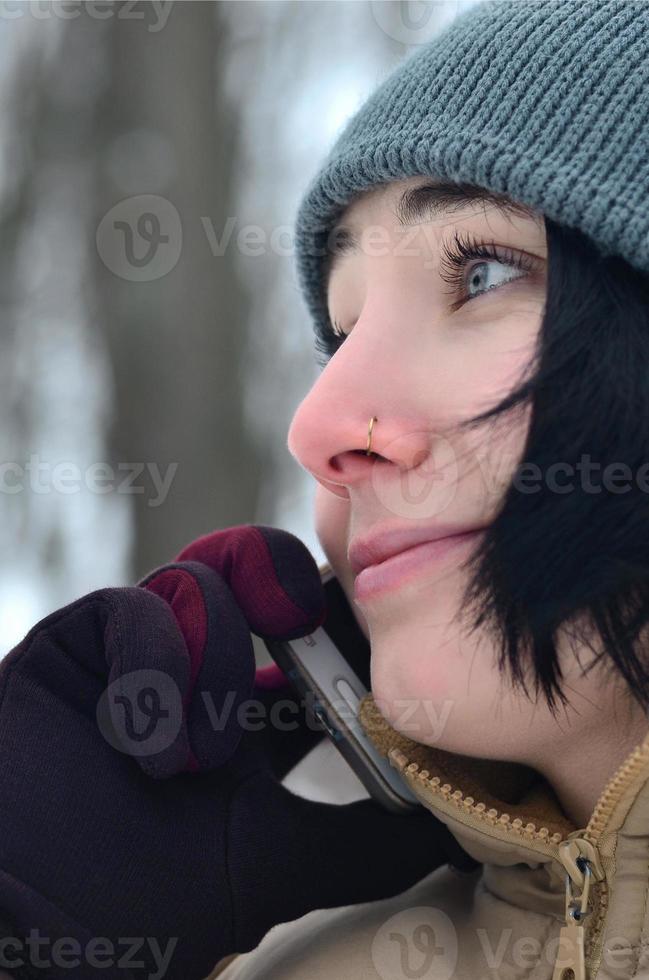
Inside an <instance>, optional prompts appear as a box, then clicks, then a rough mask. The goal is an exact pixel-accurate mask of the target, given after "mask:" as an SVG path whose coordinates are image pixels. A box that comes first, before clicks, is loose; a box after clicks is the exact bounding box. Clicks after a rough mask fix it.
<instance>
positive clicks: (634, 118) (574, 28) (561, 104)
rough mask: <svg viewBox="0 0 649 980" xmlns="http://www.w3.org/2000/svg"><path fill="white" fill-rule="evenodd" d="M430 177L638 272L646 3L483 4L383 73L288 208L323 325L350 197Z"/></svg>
mask: <svg viewBox="0 0 649 980" xmlns="http://www.w3.org/2000/svg"><path fill="white" fill-rule="evenodd" d="M414 175H430V176H435V177H439V178H446V179H450V180H453V181H457V182H463V183H472V184H477V185H479V186H481V187H485V188H487V189H488V190H492V191H497V192H503V193H505V194H507V195H509V197H511V198H513V199H514V200H516V201H519V202H521V203H523V204H527V205H529V206H531V207H533V208H535V209H538V210H539V211H541V212H543V213H544V214H545V215H547V216H548V217H549V218H551V219H553V220H554V221H556V222H559V223H561V224H564V225H567V226H570V227H576V228H578V229H580V230H581V231H583V232H585V233H586V234H588V235H589V236H590V237H591V238H592V239H593V240H594V241H595V243H596V245H597V246H598V248H599V250H600V252H601V253H602V254H603V255H608V254H618V255H621V256H622V257H623V258H625V259H626V260H627V261H628V262H629V263H630V264H631V265H634V266H635V267H637V268H638V269H640V270H642V271H645V272H647V271H649V2H648V0H484V2H483V3H480V4H478V5H477V6H475V7H472V8H470V9H469V10H467V11H465V12H464V13H463V14H461V15H460V16H458V17H456V19H455V20H454V21H452V22H451V24H450V25H449V26H448V27H447V28H446V29H445V30H444V31H442V32H441V33H440V34H439V35H437V36H436V37H435V38H433V40H432V41H430V42H428V43H427V44H424V45H421V46H420V47H419V48H417V49H416V50H415V51H414V53H413V54H411V55H409V56H408V57H406V58H405V59H404V61H402V62H401V64H399V65H398V66H397V68H396V69H394V70H393V71H392V72H391V74H389V75H388V76H387V77H386V78H385V79H384V81H383V82H382V83H381V84H380V85H379V87H378V88H377V89H376V90H375V91H374V92H373V94H372V95H371V96H370V98H369V99H368V100H367V101H366V102H365V104H364V105H363V106H361V108H360V109H359V110H358V111H357V112H356V114H355V115H354V116H353V117H352V118H351V119H350V120H349V121H348V123H347V124H346V125H345V127H344V128H343V130H342V132H341V133H340V135H339V137H338V139H337V140H336V142H335V143H334V145H333V148H332V149H331V151H330V152H329V155H328V156H327V158H326V160H325V162H324V164H323V166H322V167H321V169H320V171H319V172H318V174H317V175H316V177H315V178H314V179H313V180H312V181H311V183H310V185H309V186H308V187H307V190H306V192H305V194H304V197H303V198H302V201H301V203H300V206H299V208H298V213H297V220H296V234H295V245H296V261H297V271H298V278H299V282H300V286H301V288H302V290H303V293H304V296H305V299H306V303H307V306H308V308H309V310H310V312H311V315H312V316H313V318H314V321H315V322H316V324H317V323H318V322H319V323H321V324H326V323H328V319H329V317H328V313H327V304H326V294H325V292H324V289H323V281H322V279H323V270H324V260H325V258H326V247H327V243H328V236H329V234H330V232H331V229H332V227H333V225H334V223H335V220H336V218H337V216H338V215H339V214H340V213H341V211H342V210H344V208H345V206H346V205H347V204H349V203H350V201H351V199H352V198H353V197H355V195H356V194H357V193H358V192H360V191H362V190H365V189H367V188H369V187H371V186H372V185H375V184H379V183H383V182H386V181H391V180H398V179H401V178H403V177H409V176H414Z"/></svg>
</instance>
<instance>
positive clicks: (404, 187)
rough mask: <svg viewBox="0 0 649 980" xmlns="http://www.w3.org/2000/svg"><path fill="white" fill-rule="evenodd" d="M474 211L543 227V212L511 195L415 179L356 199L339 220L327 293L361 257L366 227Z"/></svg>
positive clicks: (332, 242) (402, 225)
mask: <svg viewBox="0 0 649 980" xmlns="http://www.w3.org/2000/svg"><path fill="white" fill-rule="evenodd" d="M467 209H470V210H471V211H472V212H475V213H480V212H482V213H486V212H487V211H489V210H493V211H495V212H496V213H497V214H499V215H501V216H502V217H505V218H508V219H509V220H510V221H511V220H512V219H513V218H518V219H521V218H523V219H528V220H530V219H531V220H533V221H534V222H535V223H536V224H538V225H539V226H542V222H543V217H542V214H541V213H540V212H539V211H536V210H535V209H534V208H531V207H529V206H528V205H525V204H522V203H521V202H519V201H514V200H513V199H511V198H509V197H508V196H507V195H505V194H501V193H498V192H495V191H491V190H488V189H487V188H485V187H479V186H478V185H476V184H469V183H456V182H454V181H447V180H439V179H435V178H432V177H421V176H419V177H414V178H409V179H407V180H400V181H391V182H390V183H387V184H382V185H380V186H379V187H372V188H371V190H370V191H366V192H364V193H362V194H360V195H359V197H357V198H356V199H354V200H353V201H352V202H351V203H350V204H349V205H348V206H347V208H346V209H345V211H344V212H343V214H342V215H341V216H340V217H339V218H338V220H337V222H336V223H335V225H334V226H333V228H332V230H331V233H330V235H329V239H328V243H327V244H328V249H327V253H328V254H327V260H326V269H325V287H326V286H327V284H328V282H329V278H330V276H331V274H332V273H333V271H334V269H335V268H336V267H337V266H338V265H339V263H340V261H341V260H342V258H343V256H345V255H350V254H353V253H355V252H358V251H360V249H361V241H360V225H362V223H363V221H362V219H363V216H364V215H365V216H366V218H367V219H368V220H372V218H376V216H377V215H378V214H379V213H380V212H383V213H385V212H386V211H387V212H388V214H389V215H390V216H391V218H392V219H393V220H395V221H396V224H397V226H398V227H399V228H409V227H412V226H413V225H416V224H419V223H421V222H423V221H433V220H435V219H438V218H442V217H446V216H451V215H454V214H457V213H458V212H466V210H467Z"/></svg>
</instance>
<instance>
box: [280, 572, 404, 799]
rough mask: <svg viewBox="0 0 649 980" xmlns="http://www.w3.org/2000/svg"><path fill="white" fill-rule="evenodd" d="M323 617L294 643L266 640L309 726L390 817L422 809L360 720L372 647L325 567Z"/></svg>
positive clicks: (345, 598)
mask: <svg viewBox="0 0 649 980" xmlns="http://www.w3.org/2000/svg"><path fill="white" fill-rule="evenodd" d="M318 568H319V571H320V578H321V580H322V585H323V588H324V592H325V597H326V617H325V620H324V623H323V624H322V625H321V626H319V627H318V628H317V629H316V630H315V632H313V633H309V634H308V635H307V636H301V637H298V638H297V639H295V640H282V641H279V640H268V639H266V640H265V644H266V646H267V648H268V651H269V653H270V655H271V657H272V658H273V660H274V661H275V663H276V664H277V665H278V666H279V667H280V668H281V669H282V670H283V671H284V673H285V674H286V676H287V677H288V679H289V681H290V682H291V683H292V685H293V687H294V689H295V691H296V693H297V694H299V696H300V698H301V699H302V700H303V703H304V705H305V711H306V714H307V718H308V719H309V723H310V724H314V725H317V726H319V727H321V728H323V729H324V731H326V733H327V735H328V736H329V738H331V740H332V741H333V743H334V745H335V746H336V748H337V749H338V751H339V752H340V753H341V754H342V756H343V757H344V758H345V759H346V761H347V762H348V764H349V765H350V766H351V768H352V769H353V770H354V772H355V773H356V775H357V776H358V778H359V779H360V781H361V782H362V784H363V785H364V787H365V788H366V790H367V792H368V793H369V794H370V796H371V797H373V798H374V799H375V800H377V802H379V803H381V804H382V806H384V807H386V809H388V810H390V811H392V812H393V813H403V814H406V813H411V812H412V811H413V810H414V809H416V808H417V807H419V806H421V805H422V804H421V803H420V801H419V800H418V799H417V798H416V797H415V796H414V795H413V794H412V792H411V790H410V788H409V787H408V786H407V785H406V783H405V781H404V780H403V778H402V776H401V774H400V773H399V772H398V771H397V770H396V769H395V768H394V767H393V766H391V765H390V763H389V761H388V760H387V759H386V758H384V757H383V756H381V755H379V753H378V751H377V750H376V748H375V747H374V745H373V744H372V742H371V741H370V739H369V738H368V736H367V734H366V733H365V730H364V729H363V726H362V725H361V723H360V720H359V717H358V707H359V704H360V702H361V700H362V698H363V697H364V695H365V694H367V692H368V691H369V689H370V644H369V641H368V640H367V638H366V636H365V634H364V633H363V631H362V630H361V628H360V626H359V624H358V621H357V620H356V617H355V616H354V613H353V611H352V610H351V608H350V606H349V603H348V601H347V597H346V595H345V593H344V591H343V589H342V586H341V585H340V583H339V581H338V579H337V578H336V576H335V574H334V572H333V569H332V568H331V566H330V565H329V563H328V562H325V563H323V564H321V565H319V566H318Z"/></svg>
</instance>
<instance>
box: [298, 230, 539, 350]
mask: <svg viewBox="0 0 649 980" xmlns="http://www.w3.org/2000/svg"><path fill="white" fill-rule="evenodd" d="M440 251H441V256H442V258H441V261H440V271H439V275H440V278H441V279H443V280H444V282H447V283H450V285H451V286H452V287H453V289H452V290H450V293H451V295H456V294H459V295H460V297H461V298H460V299H458V300H456V301H455V302H453V303H451V304H450V308H451V310H453V312H455V311H456V310H458V309H459V308H460V307H461V306H464V304H465V303H469V302H472V301H473V300H476V299H479V298H480V296H482V295H484V294H485V293H488V292H490V291H491V290H493V289H498V288H499V287H500V286H503V285H506V284H507V283H508V282H512V281H513V280H514V279H521V278H525V274H527V273H529V272H533V271H535V270H536V269H537V268H538V266H539V263H540V261H541V260H539V259H537V260H534V259H533V258H532V257H531V256H530V255H528V254H527V253H524V252H523V253H516V252H513V251H512V249H510V248H501V247H500V246H497V245H495V244H494V243H486V242H480V241H478V240H477V239H476V238H474V237H473V236H472V235H471V234H470V233H469V234H466V235H465V237H464V238H463V237H462V236H461V235H459V234H458V233H457V231H455V232H454V235H453V239H452V241H451V242H450V243H449V242H442V245H441V248H440ZM474 259H480V260H481V261H480V262H478V263H476V264H475V265H474V266H473V268H472V270H471V277H470V281H473V282H474V283H475V282H476V281H477V282H478V285H479V282H480V274H479V270H482V269H486V268H487V265H486V263H487V262H498V263H500V264H501V265H503V266H510V268H513V269H516V270H518V272H519V273H521V275H514V276H509V277H508V278H507V279H505V281H504V282H501V283H495V284H492V285H487V287H486V288H485V289H484V290H483V291H482V292H480V293H478V294H477V295H475V296H470V295H467V288H468V284H467V281H466V279H467V276H466V267H467V265H468V264H469V262H471V261H472V260H474ZM346 336H347V335H346V334H344V333H343V331H342V329H341V327H340V324H338V323H337V322H336V321H335V320H334V324H333V328H332V327H331V325H330V324H329V323H327V324H326V325H325V326H324V327H321V326H319V327H318V328H317V331H316V340H315V350H316V361H317V363H318V364H319V365H320V367H325V366H326V364H327V361H329V360H330V359H331V358H332V357H333V355H334V354H335V353H336V351H337V350H339V349H340V347H342V345H343V343H344V342H345V339H346Z"/></svg>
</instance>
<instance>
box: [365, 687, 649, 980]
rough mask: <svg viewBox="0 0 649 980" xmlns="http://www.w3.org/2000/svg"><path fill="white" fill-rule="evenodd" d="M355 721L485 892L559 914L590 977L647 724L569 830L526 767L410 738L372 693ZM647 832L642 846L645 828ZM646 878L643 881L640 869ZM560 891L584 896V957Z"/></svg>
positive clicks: (645, 793)
mask: <svg viewBox="0 0 649 980" xmlns="http://www.w3.org/2000/svg"><path fill="white" fill-rule="evenodd" d="M359 719H360V722H361V725H362V727H363V728H364V730H365V732H366V734H367V735H368V737H369V739H370V740H371V742H372V743H373V744H374V746H375V747H376V749H377V751H378V752H379V753H380V754H381V755H382V756H385V757H386V758H387V759H388V760H389V761H390V763H391V765H392V766H394V768H396V769H397V770H398V771H399V772H400V773H401V774H402V776H403V778H404V780H405V782H406V783H407V785H408V786H409V788H410V789H411V791H412V792H413V793H414V795H415V796H416V797H417V798H418V799H419V800H420V801H421V803H422V804H423V805H424V806H425V807H427V808H428V809H429V810H430V811H431V812H432V813H433V814H434V815H435V816H436V817H438V818H439V819H441V820H442V821H443V822H444V823H446V824H447V826H448V827H449V829H450V830H451V832H452V833H453V835H454V836H455V837H456V839H457V840H458V841H459V843H460V845H461V846H462V847H463V848H464V849H465V850H466V851H467V853H469V854H470V855H471V856H472V857H474V858H475V859H476V860H478V861H480V862H482V863H483V873H484V874H486V875H487V876H489V877H490V882H489V885H490V888H491V890H492V891H498V889H499V888H501V887H502V891H503V897H506V898H507V900H509V901H511V900H512V897H514V898H515V897H516V895H517V894H520V895H524V896H525V899H524V901H523V902H520V903H519V904H521V905H524V904H525V902H531V904H528V905H527V906H526V907H529V908H531V909H535V910H537V911H546V912H549V913H551V914H553V915H555V916H557V917H559V918H560V917H561V916H562V914H563V916H564V918H565V922H566V926H565V927H564V929H562V933H563V932H564V930H565V933H566V936H567V937H568V940H569V945H570V944H573V946H574V948H575V949H577V947H578V945H579V944H580V943H581V944H582V945H581V954H580V957H581V958H580V957H579V956H577V954H575V962H574V964H573V974H574V977H575V978H576V980H581V978H586V977H587V976H594V973H595V972H596V969H597V966H598V963H599V961H600V958H601V955H602V943H603V938H602V937H603V934H604V924H605V920H606V913H607V906H608V902H609V897H610V895H611V892H612V889H613V885H614V883H615V882H616V879H615V875H616V863H615V861H616V848H617V845H618V840H619V839H620V837H622V839H624V835H625V829H626V830H628V832H629V833H628V834H627V836H629V835H630V836H633V835H634V834H635V835H636V836H637V833H638V831H637V826H638V815H639V816H640V824H639V825H640V826H645V825H646V824H647V823H649V821H648V820H647V819H646V818H648V817H649V729H648V731H647V734H646V736H645V737H644V739H643V741H642V742H640V743H639V744H638V745H637V746H636V748H635V749H634V750H633V751H632V752H630V753H629V755H628V756H627V758H626V759H625V760H624V762H623V763H622V765H621V766H619V767H618V769H617V770H616V772H615V773H614V774H613V776H612V777H611V778H610V779H609V781H608V783H607V784H606V786H605V788H604V789H603V791H602V793H601V795H600V797H599V799H598V801H597V803H596V805H595V807H594V809H593V812H592V814H591V817H590V819H589V821H588V824H587V826H586V827H582V828H578V827H575V825H574V824H573V823H572V821H571V820H569V819H568V817H567V816H566V814H565V813H564V812H563V810H562V808H561V806H560V804H559V801H558V799H557V797H556V794H555V793H554V791H553V790H552V787H551V786H550V784H549V783H548V781H547V780H546V779H545V778H544V777H543V776H541V775H540V774H539V773H538V772H537V771H536V770H534V769H532V768H530V767H529V766H525V765H521V764H518V763H510V762H505V761H492V760H485V759H477V758H473V757H470V756H462V755H459V754H456V753H451V752H447V751H444V750H442V749H438V748H435V747H434V746H430V745H424V744H423V743H421V742H415V741H413V740H412V739H410V738H408V737H407V736H405V735H403V734H401V733H400V732H397V731H396V730H395V729H394V728H392V727H391V725H390V724H389V723H388V722H387V720H386V719H385V718H384V716H383V715H382V714H381V712H380V711H379V708H378V705H377V704H376V702H375V701H374V697H373V695H372V694H371V692H370V693H369V694H367V695H365V697H364V698H363V699H362V701H361V703H360V707H359ZM632 810H633V811H634V812H633V814H632V816H631V817H629V814H630V812H631V811H632ZM639 811H640V813H639ZM643 818H644V819H643ZM647 838H648V839H647V845H648V846H649V831H647ZM584 862H586V863H585V864H584ZM514 866H515V867H514ZM643 866H644V865H643ZM645 877H646V878H648V879H649V869H648V870H647V872H646V875H645ZM523 878H525V882H524V883H523V887H522V888H521V887H519V885H520V884H521V882H522V879H523ZM647 883H648V882H647V881H645V882H644V886H645V887H646V886H647ZM622 887H623V886H622ZM568 899H570V908H573V909H574V908H575V907H576V905H579V903H580V901H581V900H582V899H584V907H588V908H589V909H591V910H592V914H590V913H589V915H588V926H589V932H588V944H587V947H586V948H587V955H586V957H585V961H584V956H583V950H584V945H583V944H584V942H585V939H584V926H583V925H575V919H574V918H572V917H571V915H570V914H569V901H568ZM575 903H576V905H575ZM575 936H576V937H577V938H576V939H575ZM573 940H574V943H573ZM584 963H585V965H584ZM591 971H592V972H591Z"/></svg>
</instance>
